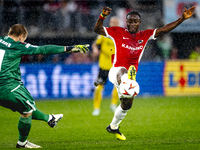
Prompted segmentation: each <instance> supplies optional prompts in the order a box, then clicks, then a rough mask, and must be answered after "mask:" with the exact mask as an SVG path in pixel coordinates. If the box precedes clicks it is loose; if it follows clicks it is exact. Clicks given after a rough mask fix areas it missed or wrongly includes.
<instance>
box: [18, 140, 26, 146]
mask: <svg viewBox="0 0 200 150" xmlns="http://www.w3.org/2000/svg"><path fill="white" fill-rule="evenodd" d="M26 142H27V140H26V141H25V142H21V141H18V142H17V144H19V145H21V146H23V145H25V144H26Z"/></svg>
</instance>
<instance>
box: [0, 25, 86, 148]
mask: <svg viewBox="0 0 200 150" xmlns="http://www.w3.org/2000/svg"><path fill="white" fill-rule="evenodd" d="M27 35H28V32H27V30H26V28H25V27H24V26H23V25H21V24H15V25H13V26H12V27H11V28H10V29H9V32H8V36H5V37H0V105H1V106H3V107H5V108H8V109H11V110H12V111H14V112H15V111H17V112H19V113H20V118H19V122H18V130H19V139H18V142H17V146H16V148H41V146H39V145H36V144H33V143H31V142H29V141H27V138H28V135H29V132H30V129H31V122H32V119H35V120H42V121H45V122H47V123H48V125H49V126H50V127H52V128H53V127H54V126H56V124H57V122H58V121H59V120H60V119H61V118H62V117H63V114H57V115H49V114H44V113H43V112H41V111H40V110H38V109H37V108H36V106H35V102H34V99H33V98H32V96H31V95H30V93H29V92H28V90H27V89H26V88H25V87H24V86H23V83H22V82H21V73H20V68H19V64H20V60H21V57H22V56H23V55H33V54H57V53H65V52H81V53H86V51H88V50H89V49H88V46H89V45H75V46H57V45H44V46H33V45H31V44H29V43H24V41H25V40H26V38H27Z"/></svg>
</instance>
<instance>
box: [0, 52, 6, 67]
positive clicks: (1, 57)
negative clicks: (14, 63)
mask: <svg viewBox="0 0 200 150" xmlns="http://www.w3.org/2000/svg"><path fill="white" fill-rule="evenodd" d="M4 54H5V50H2V49H0V71H1V65H2V62H3V57H4Z"/></svg>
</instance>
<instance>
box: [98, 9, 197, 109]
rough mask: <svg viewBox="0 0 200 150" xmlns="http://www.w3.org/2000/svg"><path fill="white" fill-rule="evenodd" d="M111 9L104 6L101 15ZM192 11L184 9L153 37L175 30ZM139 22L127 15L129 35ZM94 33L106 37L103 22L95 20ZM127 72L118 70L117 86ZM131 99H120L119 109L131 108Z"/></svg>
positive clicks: (107, 13) (134, 31)
mask: <svg viewBox="0 0 200 150" xmlns="http://www.w3.org/2000/svg"><path fill="white" fill-rule="evenodd" d="M111 10H112V9H111V8H109V7H106V6H104V7H103V9H102V14H104V15H106V16H107V15H109V14H110V12H111ZM194 10H195V6H193V7H191V8H189V9H186V8H185V9H184V11H183V13H182V16H181V17H180V18H179V19H177V20H176V21H174V22H172V23H169V24H167V25H165V26H163V27H160V28H157V30H156V32H155V37H158V36H160V35H162V34H165V33H167V32H170V31H171V30H173V29H174V28H176V27H177V26H178V25H180V24H181V23H182V22H183V21H184V20H186V19H188V18H190V17H192V15H194ZM140 23H141V20H140V17H139V16H138V15H135V14H131V15H128V16H127V17H126V24H127V29H128V31H129V32H130V33H131V34H134V33H137V32H138V29H139V26H140ZM94 32H96V33H97V34H101V35H104V36H106V33H105V31H104V29H103V20H102V19H99V18H98V20H97V22H96V24H95V27H94ZM127 72H128V71H127V70H126V69H125V68H122V69H120V70H119V72H118V73H117V82H118V84H120V83H121V76H122V75H123V74H124V73H127ZM133 99H134V98H120V101H121V107H122V109H123V110H128V109H130V108H131V107H132V104H133Z"/></svg>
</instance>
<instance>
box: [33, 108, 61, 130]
mask: <svg viewBox="0 0 200 150" xmlns="http://www.w3.org/2000/svg"><path fill="white" fill-rule="evenodd" d="M62 117H63V114H57V115H54V114H52V115H49V114H44V113H43V112H41V111H40V110H38V109H36V111H34V112H33V115H32V119H35V120H42V121H46V122H47V123H48V125H49V126H50V127H52V128H53V127H55V126H56V125H57V123H58V121H59V120H60V119H62Z"/></svg>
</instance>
